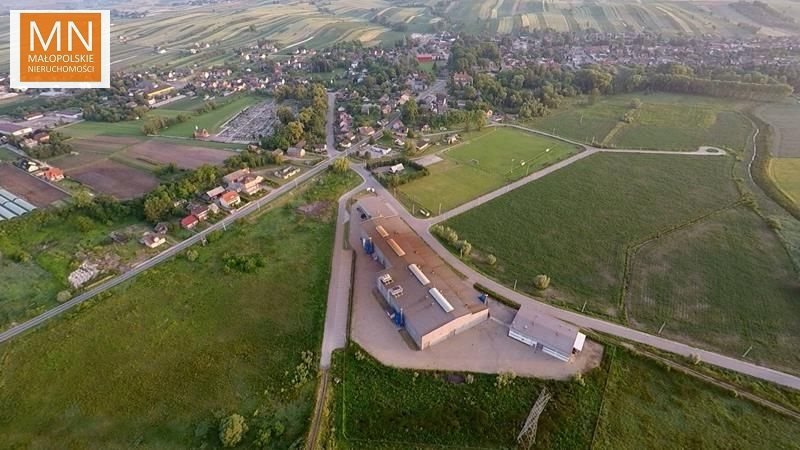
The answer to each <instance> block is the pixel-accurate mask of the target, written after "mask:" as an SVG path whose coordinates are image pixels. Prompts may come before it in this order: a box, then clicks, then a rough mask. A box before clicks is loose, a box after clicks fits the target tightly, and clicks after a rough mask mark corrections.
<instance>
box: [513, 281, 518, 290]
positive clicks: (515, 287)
mask: <svg viewBox="0 0 800 450" xmlns="http://www.w3.org/2000/svg"><path fill="white" fill-rule="evenodd" d="M514 290H515V291H516V290H517V280H514Z"/></svg>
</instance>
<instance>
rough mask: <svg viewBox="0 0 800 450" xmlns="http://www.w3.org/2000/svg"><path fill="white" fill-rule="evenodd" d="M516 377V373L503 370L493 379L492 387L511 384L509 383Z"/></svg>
mask: <svg viewBox="0 0 800 450" xmlns="http://www.w3.org/2000/svg"><path fill="white" fill-rule="evenodd" d="M516 378H517V374H515V373H514V372H503V373H499V374H497V379H495V380H494V387H496V388H497V389H503V388H504V387H506V386H509V385H511V383H512V382H513V381H514V380H515V379H516Z"/></svg>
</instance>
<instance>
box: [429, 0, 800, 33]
mask: <svg viewBox="0 0 800 450" xmlns="http://www.w3.org/2000/svg"><path fill="white" fill-rule="evenodd" d="M424 3H425V4H427V5H429V6H433V7H436V8H437V10H436V11H437V13H438V15H439V16H440V17H444V18H445V19H447V20H448V21H450V22H454V23H456V24H458V25H459V26H460V27H462V28H463V29H464V30H465V31H467V32H473V33H497V34H518V33H521V32H525V31H532V30H542V29H554V30H556V31H560V32H573V33H574V32H581V31H586V30H592V31H598V32H607V33H619V32H632V33H636V32H643V31H644V32H646V31H655V30H657V31H658V32H659V33H662V34H665V35H683V36H686V35H690V36H691V35H700V34H714V35H724V36H742V37H746V36H753V35H754V34H755V33H756V31H758V32H759V33H763V34H769V35H777V36H783V35H786V34H787V33H788V34H791V33H793V32H796V31H797V26H796V25H787V26H781V27H776V26H775V25H774V24H772V23H770V21H769V20H765V19H764V18H761V17H747V16H745V15H743V14H740V13H739V12H737V11H736V10H735V9H734V7H733V6H732V5H731V3H729V2H707V3H706V2H666V1H652V2H636V3H631V2H625V1H619V0H599V1H593V2H587V3H575V2H572V1H569V0H551V1H547V2H542V1H539V0H459V1H451V2H440V1H438V0H425V1H424ZM770 6H772V7H774V8H775V9H777V10H778V11H780V12H781V13H782V14H785V15H789V16H791V17H795V18H797V17H800V7H798V5H797V4H796V3H794V2H792V1H790V0H775V2H770Z"/></svg>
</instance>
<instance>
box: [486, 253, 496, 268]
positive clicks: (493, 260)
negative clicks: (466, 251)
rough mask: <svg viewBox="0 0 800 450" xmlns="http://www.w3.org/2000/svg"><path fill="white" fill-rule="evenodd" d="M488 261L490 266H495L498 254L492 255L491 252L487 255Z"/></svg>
mask: <svg viewBox="0 0 800 450" xmlns="http://www.w3.org/2000/svg"><path fill="white" fill-rule="evenodd" d="M486 262H487V263H488V264H489V265H490V266H493V265H495V264H497V257H496V256H494V255H491V254H490V255H488V256H487V257H486Z"/></svg>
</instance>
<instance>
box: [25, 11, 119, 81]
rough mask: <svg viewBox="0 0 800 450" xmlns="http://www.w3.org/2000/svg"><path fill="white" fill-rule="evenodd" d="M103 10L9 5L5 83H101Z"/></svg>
mask: <svg viewBox="0 0 800 450" xmlns="http://www.w3.org/2000/svg"><path fill="white" fill-rule="evenodd" d="M110 41H111V20H110V15H109V12H108V11H17V10H14V11H11V52H10V53H11V61H10V67H11V87H12V88H15V89H20V88H107V87H109V85H110V72H111V61H110V58H111V55H110Z"/></svg>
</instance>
